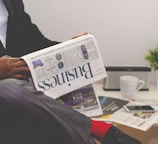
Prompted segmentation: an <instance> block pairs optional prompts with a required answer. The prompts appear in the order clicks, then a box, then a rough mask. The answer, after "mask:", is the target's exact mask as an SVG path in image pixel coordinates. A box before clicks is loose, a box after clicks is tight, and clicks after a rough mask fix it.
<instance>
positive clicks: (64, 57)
mask: <svg viewBox="0 0 158 144" xmlns="http://www.w3.org/2000/svg"><path fill="white" fill-rule="evenodd" d="M22 59H24V60H25V62H26V63H27V65H28V67H29V69H30V72H31V75H32V79H33V83H34V85H35V88H36V89H37V90H39V91H43V92H44V93H45V94H46V95H47V96H50V97H52V98H55V99H56V98H58V97H60V96H62V95H65V94H67V93H69V92H72V91H74V90H76V89H79V88H81V87H84V86H86V85H88V84H92V83H93V82H96V81H98V80H100V79H103V78H105V77H106V76H107V74H106V71H105V66H104V63H103V60H102V58H101V54H100V52H99V47H98V44H97V41H96V39H95V38H94V36H93V35H91V34H87V35H84V36H81V37H78V38H75V39H72V40H68V41H66V42H63V43H60V44H58V45H55V46H51V47H48V48H45V49H42V50H39V51H36V52H33V53H30V54H27V55H24V56H23V57H22Z"/></svg>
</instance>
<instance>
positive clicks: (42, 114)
mask: <svg viewBox="0 0 158 144" xmlns="http://www.w3.org/2000/svg"><path fill="white" fill-rule="evenodd" d="M90 129H91V120H90V119H89V118H88V117H86V116H84V115H83V114H80V113H79V112H77V111H75V110H73V109H72V108H69V107H67V106H65V105H63V104H61V103H59V102H58V101H56V100H54V99H52V98H50V97H47V96H45V95H44V94H43V93H42V92H38V91H36V90H35V89H34V87H33V85H31V84H30V83H29V82H27V81H23V80H17V79H5V80H1V81H0V143H1V144H94V143H95V142H94V139H93V137H91V135H90Z"/></svg>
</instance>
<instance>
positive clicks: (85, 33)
mask: <svg viewBox="0 0 158 144" xmlns="http://www.w3.org/2000/svg"><path fill="white" fill-rule="evenodd" d="M87 34H88V32H84V33H83V34H81V35H78V36H73V37H72V39H75V38H78V37H80V36H83V35H87Z"/></svg>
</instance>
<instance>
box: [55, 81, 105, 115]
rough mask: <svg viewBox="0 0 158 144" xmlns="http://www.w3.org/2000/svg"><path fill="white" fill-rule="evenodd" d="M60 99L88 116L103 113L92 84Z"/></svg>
mask: <svg viewBox="0 0 158 144" xmlns="http://www.w3.org/2000/svg"><path fill="white" fill-rule="evenodd" d="M58 100H59V101H60V102H62V103H63V104H65V105H66V106H69V107H71V108H73V109H74V110H76V111H78V112H80V113H82V114H85V115H86V116H88V117H93V116H97V115H101V114H103V111H102V108H101V105H100V103H99V99H98V97H97V96H96V94H95V91H94V89H93V85H92V84H90V85H87V86H85V87H82V88H80V89H77V90H75V91H73V92H70V93H68V94H66V95H64V96H61V97H59V98H58Z"/></svg>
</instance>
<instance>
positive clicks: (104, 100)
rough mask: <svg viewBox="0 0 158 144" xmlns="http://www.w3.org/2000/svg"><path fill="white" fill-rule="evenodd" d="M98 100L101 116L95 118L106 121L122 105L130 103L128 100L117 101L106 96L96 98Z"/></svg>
mask: <svg viewBox="0 0 158 144" xmlns="http://www.w3.org/2000/svg"><path fill="white" fill-rule="evenodd" d="M98 98H99V102H100V104H101V107H102V110H103V114H102V115H99V116H96V118H99V119H103V120H107V121H108V119H109V118H110V117H111V116H112V114H114V113H115V112H116V111H118V110H119V109H121V108H122V107H123V106H124V105H126V104H128V103H129V102H130V101H128V100H124V99H118V98H113V97H108V96H98Z"/></svg>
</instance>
